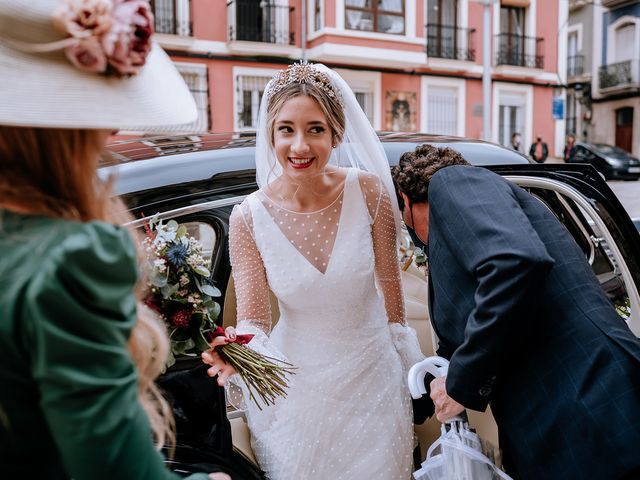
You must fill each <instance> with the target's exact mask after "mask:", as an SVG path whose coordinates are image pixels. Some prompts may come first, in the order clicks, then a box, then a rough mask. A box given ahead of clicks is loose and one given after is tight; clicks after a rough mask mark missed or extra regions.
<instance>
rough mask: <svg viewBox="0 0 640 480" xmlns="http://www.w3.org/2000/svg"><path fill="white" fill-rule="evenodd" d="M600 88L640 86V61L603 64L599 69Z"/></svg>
mask: <svg viewBox="0 0 640 480" xmlns="http://www.w3.org/2000/svg"><path fill="white" fill-rule="evenodd" d="M598 73H599V80H600V88H601V89H606V88H624V87H632V88H633V87H640V62H639V61H638V60H626V61H624V62H618V63H612V64H609V65H603V66H602V67H600V70H599V72H598Z"/></svg>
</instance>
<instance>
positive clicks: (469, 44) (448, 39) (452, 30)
mask: <svg viewBox="0 0 640 480" xmlns="http://www.w3.org/2000/svg"><path fill="white" fill-rule="evenodd" d="M475 35H476V30H475V29H474V28H460V27H454V26H449V25H440V24H439V23H428V24H427V55H428V56H430V57H436V58H449V59H451V60H467V61H474V60H475V59H476V48H475Z"/></svg>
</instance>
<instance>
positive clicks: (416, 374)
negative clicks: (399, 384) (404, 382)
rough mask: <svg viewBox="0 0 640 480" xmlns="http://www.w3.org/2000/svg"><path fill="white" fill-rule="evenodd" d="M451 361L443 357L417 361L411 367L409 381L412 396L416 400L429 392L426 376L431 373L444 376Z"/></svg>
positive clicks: (435, 375)
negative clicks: (425, 380)
mask: <svg viewBox="0 0 640 480" xmlns="http://www.w3.org/2000/svg"><path fill="white" fill-rule="evenodd" d="M448 368H449V361H448V360H447V359H446V358H442V357H437V356H433V357H427V358H425V359H424V360H422V361H421V362H418V363H416V364H415V365H414V366H413V367H411V368H410V369H409V374H408V383H409V392H411V397H412V398H413V399H415V400H417V399H418V398H420V397H422V395H424V394H426V393H427V388H426V386H425V384H424V377H425V376H426V375H427V373H430V374H431V375H433V376H434V377H444V376H446V375H447V370H448Z"/></svg>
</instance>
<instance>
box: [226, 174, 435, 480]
mask: <svg viewBox="0 0 640 480" xmlns="http://www.w3.org/2000/svg"><path fill="white" fill-rule="evenodd" d="M230 224H231V231H230V237H231V244H230V253H231V260H232V264H233V269H234V280H235V284H236V293H237V298H238V327H237V329H238V333H254V334H256V336H255V337H254V339H253V340H252V341H251V343H250V344H249V346H250V347H251V348H254V349H256V350H258V351H261V352H263V353H267V354H269V355H275V356H278V357H281V358H286V359H287V360H288V361H289V362H290V363H292V364H293V365H294V366H295V367H297V370H296V374H295V375H294V376H293V377H291V382H290V388H289V390H288V396H287V398H286V399H282V398H279V399H278V400H277V402H276V405H275V406H271V407H267V408H263V410H262V411H260V410H258V409H257V408H256V407H255V405H254V404H253V403H252V402H250V401H245V402H244V407H245V408H246V410H247V412H246V413H247V419H248V423H249V428H250V431H251V437H252V447H253V450H254V453H255V455H256V458H257V459H258V462H259V464H260V467H261V468H262V469H263V470H264V471H265V472H266V474H267V476H268V478H270V479H272V480H285V479H287V480H288V479H296V480H303V479H304V480H313V479H322V480H326V479H332V480H335V479H345V480H347V479H348V480H376V479H380V480H401V479H409V478H410V476H411V471H412V451H413V423H412V412H411V400H410V396H409V391H408V389H407V386H406V372H407V370H408V368H409V367H410V366H411V365H412V364H413V363H414V362H417V361H420V360H421V359H422V358H423V356H422V354H421V353H420V350H419V346H418V341H417V338H416V336H415V332H414V331H413V330H412V329H410V328H408V327H406V326H405V325H403V324H402V320H403V315H404V307H403V299H402V291H401V286H400V276H399V269H398V263H397V258H396V255H395V235H396V232H395V225H394V221H393V216H392V212H391V205H390V202H389V197H388V194H387V193H386V191H385V190H384V188H383V187H382V186H381V184H380V182H379V180H378V179H377V177H375V176H373V175H371V174H368V173H363V172H359V171H357V170H353V169H349V170H348V173H347V175H346V180H345V184H344V189H343V191H342V193H341V194H340V195H339V196H338V198H336V199H335V201H334V202H332V203H331V204H330V205H329V206H327V207H326V208H323V209H322V210H319V211H317V212H312V213H296V212H292V211H289V210H285V209H283V208H281V207H280V206H278V204H277V203H276V202H274V201H272V200H271V199H269V198H268V197H267V196H266V195H265V194H264V193H263V192H262V191H258V192H256V193H254V194H252V195H250V196H249V197H248V198H247V199H246V200H245V202H243V204H242V205H240V206H239V207H237V208H236V209H235V210H234V212H233V214H232V217H231V222H230ZM269 289H271V290H272V291H273V293H274V294H275V296H276V297H277V299H278V304H279V309H280V318H279V320H278V323H277V325H276V326H275V327H274V328H273V331H270V322H271V311H270V306H269V299H268V290H269ZM235 381H236V382H238V378H237V376H236V378H235ZM238 384H240V385H241V382H238ZM232 388H233V387H232ZM245 393H246V392H245ZM245 398H246V397H245Z"/></svg>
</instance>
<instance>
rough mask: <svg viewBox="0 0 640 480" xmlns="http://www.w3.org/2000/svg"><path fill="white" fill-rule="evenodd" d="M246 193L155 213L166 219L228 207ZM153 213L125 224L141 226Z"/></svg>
mask: <svg viewBox="0 0 640 480" xmlns="http://www.w3.org/2000/svg"><path fill="white" fill-rule="evenodd" d="M245 198H247V195H238V196H236V197H230V198H223V199H220V200H211V201H210V202H204V203H199V204H198V205H189V206H188V207H181V208H176V209H174V210H167V211H166V212H162V213H158V214H156V215H157V216H158V219H159V220H167V219H171V218H176V217H183V216H185V215H190V214H192V213H198V212H203V211H205V210H211V209H212V208H220V207H228V206H229V205H236V204H238V203H241V202H242V201H243V200H244V199H245ZM154 216H155V215H148V216H146V217H142V218H136V219H135V220H132V221H131V222H128V223H127V225H128V226H131V227H142V226H143V225H144V222H145V221H147V219H149V218H152V217H154Z"/></svg>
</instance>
